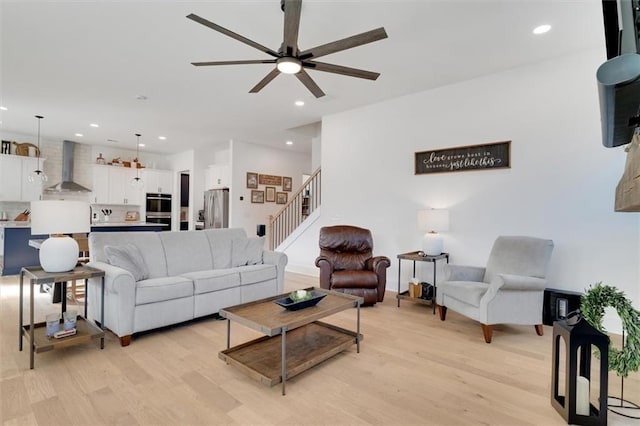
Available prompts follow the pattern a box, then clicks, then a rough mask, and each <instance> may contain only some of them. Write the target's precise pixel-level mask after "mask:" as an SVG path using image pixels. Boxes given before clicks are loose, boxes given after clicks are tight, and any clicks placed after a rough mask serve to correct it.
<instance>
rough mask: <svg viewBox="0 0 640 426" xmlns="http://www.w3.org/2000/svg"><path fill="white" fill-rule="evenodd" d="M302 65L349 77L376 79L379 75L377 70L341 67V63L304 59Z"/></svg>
mask: <svg viewBox="0 0 640 426" xmlns="http://www.w3.org/2000/svg"><path fill="white" fill-rule="evenodd" d="M302 66H303V67H305V68H309V69H312V70H316V71H324V72H331V73H334V74H342V75H348V76H349V77H358V78H365V79H367V80H376V79H377V78H378V77H380V73H379V72H372V71H365V70H361V69H358V68H349V67H343V66H342V65H334V64H327V63H324V62H315V61H305V62H303V63H302Z"/></svg>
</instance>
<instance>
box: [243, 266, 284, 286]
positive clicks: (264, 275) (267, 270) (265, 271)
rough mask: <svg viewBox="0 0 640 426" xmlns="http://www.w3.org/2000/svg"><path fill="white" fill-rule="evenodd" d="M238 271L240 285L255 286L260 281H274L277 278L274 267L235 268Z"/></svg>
mask: <svg viewBox="0 0 640 426" xmlns="http://www.w3.org/2000/svg"><path fill="white" fill-rule="evenodd" d="M237 270H238V271H240V283H241V284H242V285H246V284H255V283H259V282H261V281H267V280H271V279H275V278H276V277H277V276H278V271H277V269H276V265H264V264H260V265H248V266H240V267H238V268H237Z"/></svg>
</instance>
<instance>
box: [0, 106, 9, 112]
mask: <svg viewBox="0 0 640 426" xmlns="http://www.w3.org/2000/svg"><path fill="white" fill-rule="evenodd" d="M0 109H1V110H3V111H8V110H9V108H7V107H4V106H0Z"/></svg>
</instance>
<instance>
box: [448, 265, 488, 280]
mask: <svg viewBox="0 0 640 426" xmlns="http://www.w3.org/2000/svg"><path fill="white" fill-rule="evenodd" d="M484 272H485V268H483V267H481V266H463V265H447V266H446V267H445V275H444V277H445V278H444V280H445V281H475V282H481V281H482V280H483V279H484Z"/></svg>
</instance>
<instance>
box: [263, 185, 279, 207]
mask: <svg viewBox="0 0 640 426" xmlns="http://www.w3.org/2000/svg"><path fill="white" fill-rule="evenodd" d="M264 194H265V201H266V202H267V203H273V202H275V201H276V187H275V186H267V187H265V188H264Z"/></svg>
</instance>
